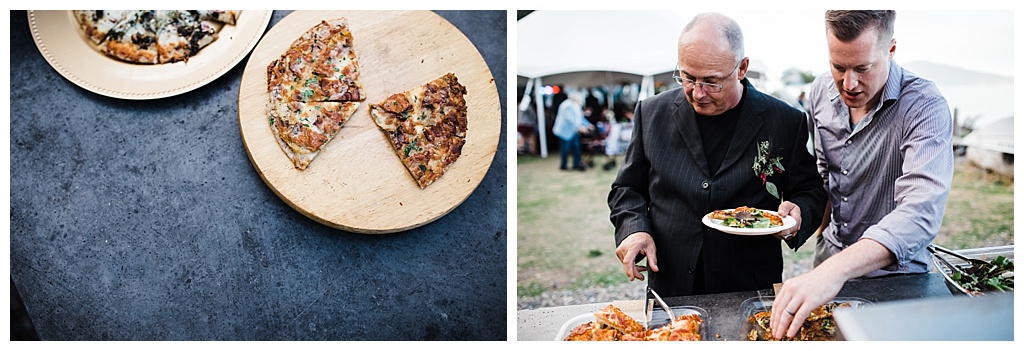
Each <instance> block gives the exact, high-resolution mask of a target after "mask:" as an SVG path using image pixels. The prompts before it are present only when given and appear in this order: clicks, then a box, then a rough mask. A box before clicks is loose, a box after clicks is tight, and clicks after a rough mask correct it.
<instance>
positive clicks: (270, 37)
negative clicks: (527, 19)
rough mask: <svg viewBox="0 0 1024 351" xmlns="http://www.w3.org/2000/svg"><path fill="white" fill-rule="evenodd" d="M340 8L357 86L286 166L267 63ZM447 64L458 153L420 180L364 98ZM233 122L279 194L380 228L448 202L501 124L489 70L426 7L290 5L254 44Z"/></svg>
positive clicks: (424, 217) (458, 198) (481, 168)
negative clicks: (457, 93)
mask: <svg viewBox="0 0 1024 351" xmlns="http://www.w3.org/2000/svg"><path fill="white" fill-rule="evenodd" d="M339 17H344V18H346V19H348V24H349V28H350V29H351V31H352V35H353V50H354V51H355V52H356V55H357V56H358V59H359V70H360V81H361V82H362V84H363V88H364V90H365V92H366V96H367V99H366V101H363V102H362V104H361V105H360V106H359V109H358V110H357V111H356V113H355V115H353V116H352V117H351V118H350V119H349V120H348V122H346V123H345V125H344V127H343V128H342V129H341V131H340V132H339V133H338V135H337V136H336V137H335V139H333V140H332V141H331V142H330V143H328V144H326V145H325V146H324V148H323V149H322V151H321V152H320V154H319V155H318V156H317V157H316V159H314V160H313V162H312V163H310V164H309V167H307V168H306V169H305V170H304V171H300V170H297V169H295V167H294V166H293V165H292V162H291V161H290V160H289V159H288V157H287V156H285V154H284V152H283V151H282V150H281V148H280V146H279V145H278V144H277V141H276V140H275V139H274V136H273V134H272V133H271V130H270V126H269V122H268V119H267V113H266V110H267V105H268V101H269V99H270V97H269V93H268V92H267V83H266V82H267V65H269V64H270V62H271V61H273V60H275V59H277V58H278V57H280V56H281V54H283V53H284V52H285V51H286V50H287V49H288V47H289V46H291V43H292V41H294V40H295V39H296V38H298V37H299V36H301V35H302V33H304V32H305V31H307V30H308V29H310V28H312V27H313V26H314V25H316V24H317V23H319V22H320V21H321V20H330V19H334V18H339ZM448 72H453V73H455V75H456V76H458V78H459V82H460V83H462V84H463V85H465V86H466V90H467V91H468V93H467V95H466V103H467V105H468V106H467V110H468V131H467V135H466V144H465V145H464V146H463V148H462V155H461V156H460V157H459V159H458V161H456V162H455V163H454V164H452V165H451V166H450V167H449V168H448V170H447V172H445V174H444V176H442V177H441V178H439V179H438V180H437V181H435V182H434V183H433V184H431V185H430V186H428V187H427V188H426V189H420V188H419V186H418V185H417V184H416V182H415V181H414V180H413V178H412V176H411V175H409V172H408V171H407V170H406V169H405V166H403V165H402V161H401V160H399V158H398V157H397V155H395V152H394V150H393V149H392V147H391V145H390V143H388V141H387V140H386V139H385V137H384V134H383V133H382V132H381V131H380V129H379V128H378V127H377V125H376V124H374V122H373V120H372V119H371V117H370V114H369V112H368V111H369V105H368V104H369V103H379V102H381V101H383V100H384V98H386V97H387V96H390V95H391V94H394V93H399V92H403V91H406V90H410V89H412V88H415V87H417V86H419V85H421V84H423V83H426V82H428V81H431V80H433V79H436V78H438V77H441V76H442V75H444V74H446V73H448ZM238 123H239V128H240V129H241V134H242V141H243V143H244V144H245V149H246V152H248V154H249V160H250V161H252V164H253V166H254V167H255V168H256V170H257V171H258V172H259V174H260V176H261V177H262V178H263V181H264V182H266V183H267V185H268V186H269V187H270V188H271V189H272V190H273V191H274V192H275V193H276V194H277V195H278V196H279V197H281V199H282V200H284V202H286V203H288V205H290V206H291V207H292V208H294V209H295V210H297V211H299V212H301V213H302V214H304V215H306V216H308V217H309V218H312V219H314V220H316V221H318V222H320V223H323V224H325V225H328V226H331V227H334V228H338V229H342V230H346V231H350V232H356V233H366V234H385V233H394V232H399V231H404V230H409V229H412V228H416V227H419V226H422V225H424V224H427V223H430V222H432V221H434V220H436V219H438V218H440V217H442V216H444V215H445V214H447V213H449V212H451V210H452V209H454V208H455V207H456V206H458V205H459V204H461V203H462V202H463V201H464V200H465V199H466V198H467V197H469V195H470V194H471V193H472V192H473V190H474V189H476V187H477V186H478V185H479V184H480V182H481V180H482V179H483V177H484V175H485V174H486V173H487V169H488V168H490V165H491V161H492V160H493V159H494V153H495V150H496V148H497V145H498V140H499V137H500V134H501V131H500V128H501V105H500V102H499V100H498V94H497V89H496V87H495V85H494V78H493V76H492V75H491V72H490V70H489V69H488V68H487V64H486V63H485V62H484V59H483V57H481V56H480V53H479V52H478V51H477V50H476V47H474V46H473V44H472V43H471V42H470V41H469V39H467V38H466V36H465V35H463V34H462V32H460V31H459V30H458V29H457V28H455V27H454V26H452V25H451V24H450V23H448V21H446V20H445V19H444V18H442V17H440V16H438V15H437V14H434V13H432V12H428V11H413V12H404V11H295V12H293V13H291V14H289V15H288V16H286V17H285V18H284V19H282V20H281V21H280V22H278V23H277V24H276V25H274V26H273V28H271V29H270V31H269V32H268V33H267V34H266V35H265V36H264V37H263V39H262V40H261V41H260V43H259V44H258V45H257V46H256V48H255V49H254V51H253V53H252V56H251V57H250V58H249V62H248V64H247V65H246V67H245V71H244V72H243V75H242V82H241V87H240V88H239V93H238Z"/></svg>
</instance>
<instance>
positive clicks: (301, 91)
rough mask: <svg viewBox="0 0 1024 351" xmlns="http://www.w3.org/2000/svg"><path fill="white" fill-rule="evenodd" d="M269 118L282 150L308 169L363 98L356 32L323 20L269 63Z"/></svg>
mask: <svg viewBox="0 0 1024 351" xmlns="http://www.w3.org/2000/svg"><path fill="white" fill-rule="evenodd" d="M267 91H268V92H269V93H270V101H269V105H268V107H267V116H268V122H269V124H270V129H271V131H272V132H273V134H274V138H275V139H276V140H277V142H278V144H279V145H280V146H281V150H282V151H284V153H285V155H286V156H288V158H289V159H290V160H291V161H292V163H293V164H294V165H295V168H296V169H299V170H305V169H306V167H308V166H309V164H310V162H312V161H313V160H314V159H315V158H316V156H317V155H318V154H319V153H320V151H321V150H322V149H323V147H324V146H326V145H327V144H328V143H329V142H330V141H331V140H333V139H334V137H335V136H336V135H337V134H338V132H339V131H340V130H341V127H342V126H343V125H344V124H345V122H346V121H348V119H349V118H350V117H351V116H352V114H353V113H355V111H356V109H357V108H358V107H359V102H358V101H360V100H363V99H365V95H364V93H363V88H362V84H361V83H359V63H358V60H357V57H356V54H355V51H354V50H353V49H352V32H351V31H350V30H349V28H348V22H347V20H346V19H344V18H338V19H334V20H330V21H327V20H324V21H321V22H320V23H318V24H317V25H315V26H313V27H312V28H310V29H309V30H307V31H306V32H304V33H303V34H302V36H300V37H299V38H298V39H296V40H295V41H294V42H292V44H291V46H289V48H288V50H287V51H285V53H284V54H282V55H281V57H280V58H278V59H276V60H274V61H272V62H271V63H270V64H269V65H268V66H267Z"/></svg>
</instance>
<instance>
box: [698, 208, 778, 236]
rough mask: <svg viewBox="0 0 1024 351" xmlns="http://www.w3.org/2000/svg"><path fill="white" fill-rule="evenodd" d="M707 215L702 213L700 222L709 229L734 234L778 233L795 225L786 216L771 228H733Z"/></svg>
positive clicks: (773, 212)
mask: <svg viewBox="0 0 1024 351" xmlns="http://www.w3.org/2000/svg"><path fill="white" fill-rule="evenodd" d="M761 211H764V212H768V213H772V214H775V215H778V213H777V212H775V211H768V210H761ZM708 215H710V213H709V214H706V215H704V218H702V219H701V222H702V223H704V225H706V226H708V227H711V229H714V230H717V231H720V232H723V233H729V234H736V235H770V234H775V233H778V232H781V231H783V230H787V229H789V228H793V227H794V226H796V219H794V218H793V217H792V216H786V217H783V218H782V226H778V227H771V228H733V227H730V226H725V225H722V221H721V220H718V219H711V217H708Z"/></svg>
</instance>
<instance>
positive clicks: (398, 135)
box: [370, 73, 468, 189]
mask: <svg viewBox="0 0 1024 351" xmlns="http://www.w3.org/2000/svg"><path fill="white" fill-rule="evenodd" d="M466 93H467V91H466V87H465V86H463V85H462V84H460V83H459V79H458V77H456V76H455V74H453V73H448V74H445V75H444V76H441V77H440V78H437V79H435V80H432V81H430V82H427V83H425V84H423V85H421V86H418V87H415V88H413V89H412V90H409V91H406V92H402V93H397V94H394V95H391V96H389V97H387V98H386V99H384V101H382V102H381V103H379V104H372V103H371V104H370V116H372V117H373V120H374V122H375V123H376V124H377V126H378V127H379V128H380V130H381V131H382V132H383V133H384V135H385V137H386V138H387V139H388V141H389V142H390V144H391V147H392V148H393V149H394V151H395V154H396V155H398V158H399V159H401V161H402V164H404V165H405V167H406V169H408V170H409V174H410V175H412V177H413V179H414V180H416V184H418V185H419V186H420V188H423V189H425V188H426V187H427V186H429V185H430V184H431V183H433V182H434V181H436V180H437V179H438V178H440V177H441V176H442V175H444V173H445V171H446V170H447V169H448V167H449V166H451V165H452V164H453V163H455V161H456V160H458V159H459V156H460V155H461V154H462V146H463V145H464V144H465V143H466V132H467V129H468V126H467V124H468V122H467V119H466V100H465V98H464V96H465V94H466Z"/></svg>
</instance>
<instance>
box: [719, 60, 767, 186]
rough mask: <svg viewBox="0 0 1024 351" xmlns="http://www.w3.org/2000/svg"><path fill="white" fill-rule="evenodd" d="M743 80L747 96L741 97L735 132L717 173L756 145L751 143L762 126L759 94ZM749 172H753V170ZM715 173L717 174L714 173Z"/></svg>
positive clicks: (762, 108) (762, 110)
mask: <svg viewBox="0 0 1024 351" xmlns="http://www.w3.org/2000/svg"><path fill="white" fill-rule="evenodd" d="M743 82H744V84H746V86H747V92H746V94H747V96H746V98H745V99H743V107H742V113H741V114H740V117H739V120H738V121H736V132H735V133H733V135H732V141H730V142H729V150H727V151H726V152H725V160H723V161H722V166H721V167H718V173H721V172H723V171H724V170H726V169H729V167H731V166H732V165H733V164H734V163H736V162H738V161H739V160H740V158H741V157H743V155H745V154H746V151H748V150H747V149H748V148H755V147H756V146H754V145H753V142H754V138H755V137H756V136H757V135H758V134H759V133H760V132H761V128H763V127H764V120H763V118H762V114H763V113H764V104H763V103H761V94H760V93H759V92H758V91H757V90H756V89H754V87H753V86H752V85H751V84H750V83H749V82H748V81H747V80H746V79H744V80H743ZM705 168H706V166H705ZM750 172H751V173H753V170H751V171H750ZM715 175H716V176H717V175H718V174H717V173H716V174H715Z"/></svg>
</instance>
